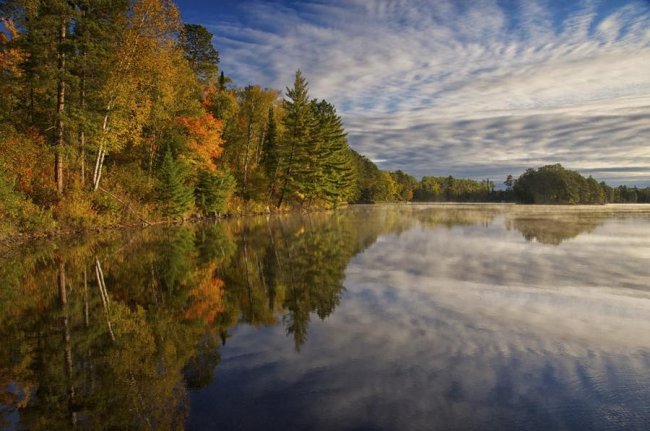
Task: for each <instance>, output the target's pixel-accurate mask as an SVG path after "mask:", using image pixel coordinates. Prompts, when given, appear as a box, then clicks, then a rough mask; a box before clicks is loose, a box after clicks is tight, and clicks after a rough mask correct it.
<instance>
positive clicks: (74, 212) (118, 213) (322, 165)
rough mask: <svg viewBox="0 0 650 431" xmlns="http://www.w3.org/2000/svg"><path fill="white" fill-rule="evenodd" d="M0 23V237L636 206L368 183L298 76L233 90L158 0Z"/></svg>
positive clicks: (18, 8) (83, 3)
mask: <svg viewBox="0 0 650 431" xmlns="http://www.w3.org/2000/svg"><path fill="white" fill-rule="evenodd" d="M0 19H1V22H2V31H1V32H0V76H1V77H2V79H1V80H0V92H1V94H2V99H1V100H0V236H8V235H12V234H16V233H20V232H39V231H52V230H69V231H70V230H72V231H76V230H84V229H90V228H95V227H98V226H112V225H124V224H134V223H138V224H149V223H151V222H152V221H160V220H178V219H186V218H190V217H210V216H215V215H220V214H241V213H263V212H272V211H289V210H303V211H306V210H313V209H322V208H334V207H337V206H341V205H345V204H348V203H377V202H394V201H402V202H408V201H415V202H425V201H460V202H467V201H469V202H480V201H518V202H522V203H604V202H648V201H649V200H650V189H647V188H646V189H636V188H620V187H619V188H616V189H613V188H611V187H608V186H607V185H605V184H603V183H600V184H597V183H596V184H594V182H595V180H593V179H589V180H587V183H585V184H583V183H582V182H580V185H579V188H584V189H585V190H587V189H589V190H591V191H590V192H588V193H587V194H588V195H589V196H587V195H585V194H584V193H582V192H580V191H579V192H577V194H576V193H573V192H566V193H565V192H561V193H560V194H558V193H555V192H551V191H549V190H551V188H554V187H556V186H557V187H565V186H566V184H565V182H562V181H560V182H557V181H551V180H547V179H548V178H547V177H544V178H547V179H544V180H540V181H541V182H538V183H536V182H535V181H536V180H535V179H536V178H537V176H536V175H534V172H533V173H531V172H530V171H527V172H526V173H524V174H523V175H522V176H521V177H520V178H519V179H518V180H516V181H514V180H512V179H509V180H507V181H506V183H507V185H506V189H505V191H504V190H497V187H496V186H495V184H494V183H493V182H492V181H490V180H483V181H476V180H469V179H456V178H453V177H451V176H449V177H432V176H425V177H423V178H422V179H421V180H417V179H416V178H414V177H412V176H410V175H408V174H406V173H404V172H402V171H396V172H389V171H385V170H381V169H379V168H378V167H377V166H376V165H375V164H374V163H373V162H372V161H371V160H369V159H368V158H366V157H364V156H363V155H361V154H359V153H357V152H355V151H354V150H353V149H352V148H351V147H350V145H349V143H348V140H347V135H346V132H345V130H344V127H343V120H342V118H341V116H340V115H339V114H338V113H337V110H336V107H335V106H334V105H333V104H332V103H330V102H328V101H327V100H317V99H313V98H311V96H310V94H309V85H308V82H307V79H306V77H305V76H303V74H302V73H301V72H300V71H299V70H298V71H297V72H296V73H295V79H294V82H293V83H291V84H290V85H289V86H288V87H287V88H286V90H285V91H284V93H283V92H281V91H278V90H275V89H268V88H263V87H261V86H259V85H248V86H245V87H239V86H237V85H236V83H234V82H233V81H232V79H231V78H229V77H228V76H227V74H225V73H224V71H223V70H221V68H220V58H219V53H218V51H217V50H216V49H215V47H214V46H213V43H212V34H210V32H209V31H208V30H207V29H206V28H205V27H203V26H200V25H196V24H187V23H183V22H182V20H181V17H180V13H179V10H178V8H177V7H176V6H175V4H174V3H173V2H172V1H170V0H116V1H107V0H93V1H88V0H76V1H63V0H44V1H34V0H6V1H3V2H2V3H0ZM432 169H433V168H432ZM436 169H439V168H436ZM541 169H543V172H547V169H546V168H541ZM537 175H541V174H539V172H538V174H537ZM563 175H564V174H563ZM578 175H579V174H578ZM572 178H573V177H572ZM575 178H577V177H575ZM592 180H593V181H592ZM574 182H575V181H574ZM533 183H535V184H536V185H533ZM569 183H571V184H569V187H573V185H575V184H573V183H572V182H571V181H569ZM508 184H509V185H508ZM576 184H577V183H576ZM597 186H598V187H599V188H600V190H599V191H597V190H596V188H597ZM539 187H542V188H543V189H544V190H547V191H548V192H540V191H539V190H540V189H539ZM565 188H566V187H565ZM562 193H563V194H562Z"/></svg>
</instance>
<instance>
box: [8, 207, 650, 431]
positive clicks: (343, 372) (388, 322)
mask: <svg viewBox="0 0 650 431" xmlns="http://www.w3.org/2000/svg"><path fill="white" fill-rule="evenodd" d="M1 254H2V256H0V340H2V341H1V343H2V344H0V428H3V427H6V428H8V429H29V430H55V429H72V428H77V429H90V430H100V429H155V430H165V429H183V428H185V429H190V430H203V429H208V430H217V429H219V430H228V429H243V430H251V429H253V430H256V429H263V430H274V429H278V430H302V429H304V430H431V429H437V430H446V429H454V430H456V429H458V430H464V429H468V430H472V429H476V430H509V429H512V430H519V429H530V430H550V429H562V430H647V429H650V207H643V206H608V207H598V208H580V207H572V208H571V207H555V208H551V207H534V208H531V207H514V206H487V205H465V206H455V205H430V206H427V205H421V206H416V205H394V206H384V207H381V206H375V207H354V208H349V209H345V210H341V211H337V212H332V213H319V214H311V215H304V216H296V215H294V216H284V217H271V218H266V217H263V218H249V219H240V220H234V221H230V222H227V223H222V224H215V225H212V224H211V225H202V226H180V227H173V228H160V229H148V230H144V231H131V232H118V233H110V234H106V235H99V236H92V237H88V238H85V239H77V240H74V241H67V242H58V243H39V244H34V245H30V246H24V247H22V248H20V249H19V250H16V249H13V250H2V253H1Z"/></svg>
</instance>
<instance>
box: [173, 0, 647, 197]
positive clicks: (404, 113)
mask: <svg viewBox="0 0 650 431" xmlns="http://www.w3.org/2000/svg"><path fill="white" fill-rule="evenodd" d="M177 4H178V6H179V8H180V9H181V13H182V15H183V18H184V20H185V21H186V22H189V23H198V24H202V25H204V26H206V27H207V28H208V30H210V31H211V32H212V33H213V34H214V35H215V37H214V45H215V47H216V48H217V50H218V51H219V54H220V57H221V68H222V69H223V71H224V72H225V73H226V74H227V75H229V76H231V77H232V78H233V79H234V82H235V83H236V84H237V85H240V86H245V85H248V84H259V85H262V86H263V87H268V88H276V89H279V90H284V89H285V88H286V87H287V86H290V85H292V83H293V78H294V74H295V71H296V70H297V69H301V70H302V72H303V73H304V75H305V76H306V77H307V80H308V81H309V84H310V94H311V96H312V97H316V98H319V99H320V98H324V99H327V100H328V101H330V102H332V103H334V104H335V105H336V107H337V110H338V112H339V114H340V115H341V116H342V118H343V121H344V124H345V127H346V130H347V132H348V139H349V141H350V145H351V146H352V148H354V149H355V150H357V151H359V152H360V153H362V154H364V155H366V156H367V157H369V158H370V159H371V160H373V161H375V162H376V163H377V164H378V165H379V167H380V168H382V169H389V170H397V169H401V170H403V171H405V172H407V173H410V174H412V175H414V176H416V177H421V176H423V175H444V176H447V175H453V176H455V177H469V178H474V179H486V178H489V179H492V180H493V181H495V182H496V183H501V182H502V181H503V179H505V177H506V176H507V175H508V174H512V175H515V176H517V175H519V174H521V173H522V172H523V171H524V170H526V169H527V168H535V167H539V166H542V165H545V164H551V163H562V164H563V165H564V166H565V167H568V168H571V169H576V170H578V171H580V172H581V173H582V174H584V175H593V176H594V177H595V178H597V179H598V180H605V181H607V182H608V183H610V184H621V183H625V184H635V185H642V186H650V0H629V1H623V0H601V1H596V0H594V1H591V0H585V1H580V0H570V1H569V0H558V1H553V0H526V1H524V0H522V1H515V0H303V1H297V0H284V1H280V0H277V1H275V0H220V1H200V0H178V1H177Z"/></svg>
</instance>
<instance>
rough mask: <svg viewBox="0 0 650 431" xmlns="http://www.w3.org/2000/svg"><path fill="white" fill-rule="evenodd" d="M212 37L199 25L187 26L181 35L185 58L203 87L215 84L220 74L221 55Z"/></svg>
mask: <svg viewBox="0 0 650 431" xmlns="http://www.w3.org/2000/svg"><path fill="white" fill-rule="evenodd" d="M212 37H213V35H212V33H210V32H209V31H208V30H207V29H206V28H205V27H203V26H202V25H198V24H185V25H184V26H183V31H182V33H181V47H182V48H183V50H184V52H185V58H186V59H187V61H189V63H190V66H191V67H192V70H193V71H194V73H195V74H196V76H197V78H198V79H199V81H200V82H201V83H202V84H203V85H208V84H210V83H212V82H214V81H215V80H216V79H217V73H218V72H219V53H218V52H217V50H216V49H215V48H214V46H213V45H212ZM222 75H223V72H222Z"/></svg>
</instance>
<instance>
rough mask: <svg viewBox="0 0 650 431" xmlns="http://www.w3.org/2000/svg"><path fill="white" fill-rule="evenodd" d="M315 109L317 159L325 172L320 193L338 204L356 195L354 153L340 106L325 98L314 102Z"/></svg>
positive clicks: (315, 156)
mask: <svg viewBox="0 0 650 431" xmlns="http://www.w3.org/2000/svg"><path fill="white" fill-rule="evenodd" d="M312 109H313V112H314V117H315V118H316V120H317V122H318V123H317V128H316V136H317V138H316V142H318V144H319V145H318V146H314V149H315V150H317V151H316V153H315V154H314V159H315V160H314V161H315V162H316V164H317V166H316V169H318V170H319V171H320V173H321V181H322V186H321V187H320V192H321V193H322V195H321V196H320V197H321V198H322V199H323V200H325V201H327V202H329V203H332V204H334V205H336V204H339V203H342V202H345V201H347V200H348V199H349V198H351V197H352V192H353V187H354V181H355V175H354V170H353V162H352V154H351V153H350V149H349V146H348V142H347V137H346V136H347V135H346V133H345V131H344V130H343V121H342V120H341V117H340V116H338V115H337V114H336V108H335V107H334V106H333V105H332V104H330V103H328V102H327V101H325V100H322V101H320V102H315V101H314V102H313V103H312Z"/></svg>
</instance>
